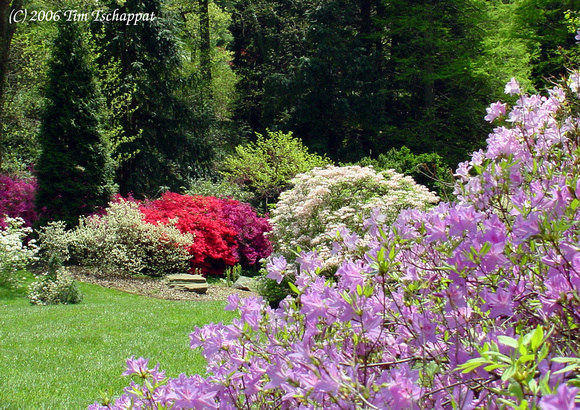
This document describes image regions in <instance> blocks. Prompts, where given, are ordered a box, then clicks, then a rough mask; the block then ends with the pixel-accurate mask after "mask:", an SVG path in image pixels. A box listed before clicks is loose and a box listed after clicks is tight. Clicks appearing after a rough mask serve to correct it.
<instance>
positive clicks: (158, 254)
mask: <svg viewBox="0 0 580 410" xmlns="http://www.w3.org/2000/svg"><path fill="white" fill-rule="evenodd" d="M192 243H193V235H191V234H182V233H181V232H179V230H178V229H177V228H175V227H174V226H171V225H162V224H160V225H154V224H150V223H147V222H144V221H143V214H142V213H141V211H140V210H139V204H138V203H136V202H132V201H123V200H121V201H118V202H111V203H110V204H109V207H108V208H107V209H106V213H105V214H104V215H93V216H90V217H85V218H81V219H80V221H79V225H78V227H77V228H75V229H74V230H71V231H65V230H64V226H61V225H59V224H53V225H49V226H48V227H47V228H45V229H44V231H43V233H42V234H41V244H40V246H41V248H42V249H43V250H46V251H47V252H48V254H56V255H57V256H59V258H61V259H62V260H66V259H68V258H69V257H70V259H72V261H73V262H75V263H78V264H79V265H83V266H98V267H99V268H101V269H104V270H108V271H122V272H126V273H130V274H145V275H149V276H160V275H162V274H164V273H170V272H186V271H187V270H188V269H189V259H190V255H189V253H188V251H187V247H189V246H190V245H191V244H192Z"/></svg>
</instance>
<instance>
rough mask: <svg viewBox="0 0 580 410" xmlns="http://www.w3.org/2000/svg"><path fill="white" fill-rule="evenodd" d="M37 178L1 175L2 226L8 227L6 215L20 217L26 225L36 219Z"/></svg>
mask: <svg viewBox="0 0 580 410" xmlns="http://www.w3.org/2000/svg"><path fill="white" fill-rule="evenodd" d="M35 192H36V180H35V179H33V178H27V179H24V178H18V177H12V176H9V175H0V228H6V226H7V225H6V221H5V217H6V216H8V217H10V218H17V217H20V218H22V219H23V220H24V225H25V226H32V223H33V222H34V221H36V211H35V210H34V195H35Z"/></svg>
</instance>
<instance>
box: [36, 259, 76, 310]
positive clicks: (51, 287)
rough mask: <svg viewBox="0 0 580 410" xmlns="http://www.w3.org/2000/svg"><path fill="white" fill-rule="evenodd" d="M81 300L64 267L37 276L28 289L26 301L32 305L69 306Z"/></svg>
mask: <svg viewBox="0 0 580 410" xmlns="http://www.w3.org/2000/svg"><path fill="white" fill-rule="evenodd" d="M82 299H83V297H82V294H81V292H80V290H79V288H78V285H77V282H76V281H75V280H74V278H73V276H72V275H71V274H70V272H69V271H68V270H67V269H66V268H64V267H60V268H58V269H55V270H54V271H52V272H51V271H49V272H47V273H44V274H41V275H39V276H38V279H37V280H36V281H35V282H32V283H31V284H30V286H29V287H28V300H29V301H30V303H31V304H33V305H59V304H62V305H69V304H75V303H80V302H81V301H82Z"/></svg>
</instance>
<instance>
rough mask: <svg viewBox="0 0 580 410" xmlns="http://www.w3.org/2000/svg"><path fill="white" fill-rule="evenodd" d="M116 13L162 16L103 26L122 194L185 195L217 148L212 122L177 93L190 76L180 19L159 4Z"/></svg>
mask: <svg viewBox="0 0 580 410" xmlns="http://www.w3.org/2000/svg"><path fill="white" fill-rule="evenodd" d="M113 10H117V13H118V14H123V13H147V14H148V15H149V16H155V18H154V19H149V20H148V21H141V22H138V23H136V24H126V22H125V21H111V22H107V23H106V24H102V23H97V24H96V25H95V30H97V35H98V36H100V45H101V49H100V59H99V64H100V66H101V69H102V73H103V74H104V77H106V80H107V81H105V82H104V85H105V86H104V94H105V97H106V99H107V102H108V106H109V110H110V112H111V124H110V126H111V129H113V130H114V135H113V138H112V140H113V145H114V147H115V154H116V157H117V159H118V161H119V164H118V169H117V175H116V181H117V183H118V184H119V190H120V193H121V194H122V195H128V194H133V195H134V196H135V197H136V198H144V197H155V196H157V195H159V193H160V192H161V191H163V190H164V189H171V190H174V191H178V190H179V189H180V187H182V186H185V185H186V184H187V180H188V178H193V177H196V176H199V175H202V174H203V173H204V172H205V170H206V167H208V166H209V164H210V160H211V158H212V149H211V147H210V146H209V144H207V142H206V136H207V132H208V130H207V128H206V124H207V122H205V121H204V118H200V116H196V115H195V114H194V111H193V110H192V109H191V107H189V106H188V105H187V104H185V103H184V102H183V101H182V100H180V99H179V98H177V96H176V91H177V90H178V89H179V87H180V82H181V80H182V79H181V77H180V74H181V73H180V68H181V63H180V58H179V48H178V46H177V43H176V39H175V34H174V30H173V28H172V22H171V21H170V20H169V18H168V17H164V15H163V10H162V8H161V4H160V1H159V0H127V1H124V2H117V1H109V2H108V10H107V11H110V12H113ZM111 79H113V80H111Z"/></svg>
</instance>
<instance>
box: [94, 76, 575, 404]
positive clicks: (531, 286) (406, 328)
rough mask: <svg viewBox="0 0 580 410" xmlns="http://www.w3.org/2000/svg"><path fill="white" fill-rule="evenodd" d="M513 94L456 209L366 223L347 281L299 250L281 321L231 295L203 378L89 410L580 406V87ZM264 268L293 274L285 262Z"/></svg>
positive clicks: (209, 342)
mask: <svg viewBox="0 0 580 410" xmlns="http://www.w3.org/2000/svg"><path fill="white" fill-rule="evenodd" d="M506 92H507V93H509V94H517V95H519V99H518V100H517V103H516V105H515V106H514V107H513V108H512V109H511V110H507V109H506V113H505V114H503V110H500V111H499V113H498V115H497V117H496V118H495V120H496V121H497V120H499V121H503V125H501V126H498V127H497V128H496V129H495V130H494V132H493V133H492V134H491V135H490V136H489V139H488V141H487V147H486V149H485V150H481V151H478V152H475V153H474V154H473V155H472V158H471V160H470V161H468V162H466V163H463V164H460V166H459V168H458V170H457V176H458V184H457V187H456V193H457V195H458V198H459V200H458V202H457V203H453V204H448V203H441V204H439V205H438V206H436V207H434V208H431V209H428V210H417V209H410V210H404V211H402V212H401V214H400V215H399V217H398V218H397V220H396V221H395V222H394V223H393V224H392V225H390V226H388V225H385V223H384V222H385V216H384V215H382V214H381V213H378V212H377V213H371V215H370V217H368V218H367V219H366V220H365V221H364V226H365V227H366V229H367V231H366V232H367V233H368V235H369V238H370V239H369V240H368V241H367V244H366V246H368V251H367V252H366V253H365V254H364V255H363V256H362V257H355V258H352V259H347V260H345V261H344V262H343V263H342V264H341V266H340V267H339V268H338V270H337V271H336V275H335V276H336V278H337V280H336V281H330V280H325V279H324V278H323V277H321V276H320V268H321V266H322V264H323V261H321V260H320V258H319V257H317V255H316V253H314V252H309V253H306V252H302V253H301V254H300V256H299V257H298V259H297V260H296V262H297V263H298V264H299V269H298V275H297V278H296V282H295V285H293V288H294V291H295V293H296V295H295V298H287V299H285V300H284V301H282V303H281V304H280V307H279V308H278V309H271V308H270V307H268V306H266V305H265V304H264V302H263V301H262V300H260V299H259V298H250V299H245V300H240V299H239V297H238V296H236V295H234V296H231V297H230V298H229V304H228V306H227V309H232V310H235V309H237V310H238V311H239V313H240V318H239V319H235V320H234V321H233V322H232V323H231V324H229V325H224V324H210V325H206V326H204V327H203V328H196V329H195V330H194V332H193V333H192V334H191V335H190V339H191V347H192V348H201V349H202V352H203V355H204V356H205V358H206V359H207V361H208V366H207V374H208V376H206V377H205V378H202V377H200V376H192V377H187V376H185V375H182V376H180V377H179V378H177V379H169V380H164V381H163V383H162V385H160V386H153V385H151V384H149V385H147V384H145V385H142V386H139V387H138V390H139V391H140V392H141V393H142V394H145V395H147V397H149V398H150V401H149V402H143V401H141V402H139V403H137V401H135V400H134V397H135V396H134V395H133V396H132V395H131V393H130V392H129V391H127V392H126V394H125V395H123V396H122V397H121V398H119V399H118V400H117V401H116V402H115V403H111V404H108V405H107V406H106V407H102V406H100V405H97V404H95V405H93V407H92V409H95V410H96V409H103V408H109V409H121V408H127V407H126V403H128V402H130V401H133V404H134V407H133V408H146V409H149V408H156V409H157V408H164V409H168V408H172V409H184V408H192V409H217V408H219V409H241V408H297V409H351V408H367V409H397V410H403V409H419V408H430V409H458V408H459V409H492V410H494V409H500V408H517V409H528V408H529V409H541V410H554V409H566V410H573V409H577V408H578V405H577V403H576V400H577V399H578V392H579V389H578V386H579V385H580V377H579V374H580V354H579V352H578V328H579V327H580V246H579V245H578V244H579V243H580V225H579V224H578V220H580V168H578V166H577V163H578V161H580V115H579V112H580V103H579V98H578V97H579V95H578V90H574V89H573V88H572V87H567V86H566V85H565V86H564V87H561V88H554V89H552V90H550V92H549V94H548V95H547V96H539V95H532V96H528V95H523V94H521V91H520V89H519V86H518V84H517V82H516V81H515V80H512V81H510V83H509V84H508V87H506ZM495 109H496V110H497V107H496V108H495ZM493 115H495V114H493ZM342 235H346V236H348V235H351V232H350V231H348V230H347V229H346V228H345V230H343V232H342ZM349 240H352V242H353V244H355V245H356V243H357V242H358V241H361V240H362V239H361V238H360V237H357V238H352V239H349ZM344 249H345V248H341V249H337V252H341V251H343V250H344ZM269 269H270V270H271V271H277V272H276V273H277V274H278V275H283V274H284V273H285V270H286V262H285V260H284V259H283V258H275V259H273V260H272V261H271V263H270V264H269ZM123 406H125V407H123Z"/></svg>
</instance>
